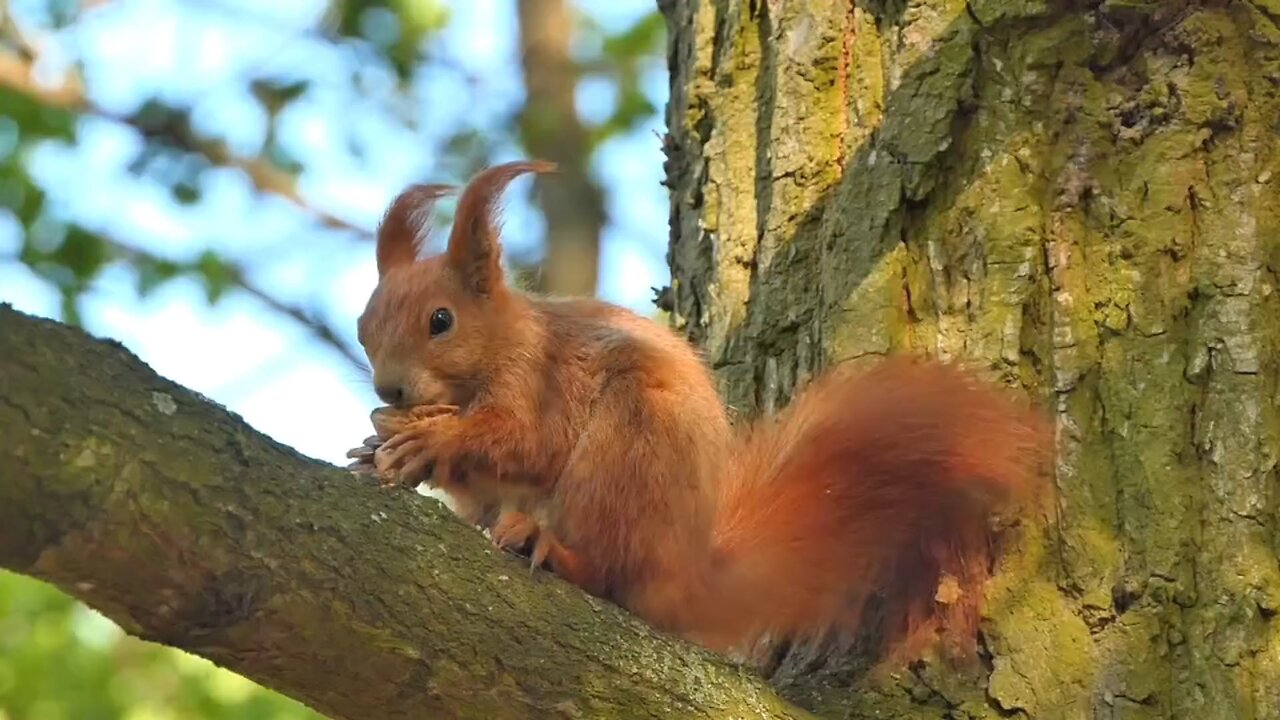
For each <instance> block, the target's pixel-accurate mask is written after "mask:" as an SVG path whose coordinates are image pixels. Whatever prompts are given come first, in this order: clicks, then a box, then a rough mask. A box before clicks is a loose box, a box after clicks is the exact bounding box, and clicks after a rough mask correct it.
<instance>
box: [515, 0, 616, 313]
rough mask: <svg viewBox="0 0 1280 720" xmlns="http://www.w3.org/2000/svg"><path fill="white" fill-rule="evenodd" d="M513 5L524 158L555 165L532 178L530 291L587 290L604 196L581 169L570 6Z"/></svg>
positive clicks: (531, 0)
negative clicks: (534, 264) (538, 226)
mask: <svg viewBox="0 0 1280 720" xmlns="http://www.w3.org/2000/svg"><path fill="white" fill-rule="evenodd" d="M516 5H517V7H518V8H519V19H520V57H521V66H522V69H523V71H524V84H525V89H526V92H527V96H526V100H525V106H524V109H523V110H522V111H521V113H520V134H521V138H522V140H523V141H524V146H525V149H526V150H528V152H529V153H530V155H532V156H534V157H538V158H542V159H544V160H551V161H553V162H555V163H556V164H557V165H559V167H560V171H559V173H557V176H556V177H555V179H554V181H551V182H544V181H543V180H542V179H538V180H537V181H536V182H537V183H538V184H539V189H540V192H539V194H538V197H539V204H540V205H541V206H542V212H543V214H544V215H545V216H546V219H547V228H548V230H547V257H546V260H545V262H544V263H543V267H542V273H541V276H540V279H539V287H538V289H539V290H541V291H543V292H548V293H552V294H558V295H594V294H595V292H596V285H597V282H598V280H597V277H598V274H599V263H600V232H601V228H602V227H603V225H604V220H605V215H604V198H603V194H602V192H601V190H600V188H599V187H598V186H597V185H596V183H595V182H594V181H593V180H592V179H591V177H590V175H589V174H588V172H587V164H588V162H589V160H590V157H591V138H590V135H589V133H588V132H587V129H586V128H585V127H583V125H582V120H581V119H580V118H579V117H578V108H577V105H576V103H575V99H574V92H575V90H576V89H577V86H578V78H579V76H580V74H581V71H580V69H579V68H578V66H577V64H576V63H575V62H574V59H573V57H572V55H571V54H570V44H571V42H572V40H573V32H574V27H575V25H576V23H575V17H574V12H575V11H574V9H573V8H572V7H571V6H570V4H569V3H568V2H567V0H521V2H518V3H516Z"/></svg>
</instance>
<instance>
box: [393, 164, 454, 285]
mask: <svg viewBox="0 0 1280 720" xmlns="http://www.w3.org/2000/svg"><path fill="white" fill-rule="evenodd" d="M453 191H454V187H453V186H452V185H411V186H410V187H409V188H407V189H406V190H405V191H404V192H402V193H400V194H399V195H398V196H397V197H396V199H395V200H394V201H392V203H391V207H389V208H387V214H386V215H384V216H383V218H382V222H381V223H380V224H379V225H378V250H377V258H378V277H379V278H382V277H383V276H385V275H386V274H387V272H388V271H390V270H391V269H392V268H394V267H399V266H401V265H409V264H412V263H413V262H414V261H416V260H417V259H418V252H419V250H421V248H422V244H423V243H424V242H426V239H427V235H428V232H427V228H428V226H427V219H428V215H430V213H431V208H432V207H433V206H435V203H436V200H438V199H439V198H441V197H444V196H445V195H448V194H450V193H452V192H453Z"/></svg>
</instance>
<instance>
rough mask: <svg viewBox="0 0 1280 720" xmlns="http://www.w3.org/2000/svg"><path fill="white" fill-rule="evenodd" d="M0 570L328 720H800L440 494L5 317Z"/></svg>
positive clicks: (55, 332)
mask: <svg viewBox="0 0 1280 720" xmlns="http://www.w3.org/2000/svg"><path fill="white" fill-rule="evenodd" d="M0 358H3V360H0V432H3V435H4V437H5V438H6V440H7V441H6V442H5V443H4V445H3V446H2V447H0V565H3V566H5V567H8V568H10V569H13V570H15V571H17V572H20V573H25V574H27V575H31V576H34V577H37V578H41V579H44V580H47V581H49V582H52V583H54V584H56V585H57V586H58V587H60V588H62V589H63V590H64V591H66V592H68V593H70V594H72V595H74V596H76V597H78V598H80V599H82V600H84V601H85V602H87V603H89V604H90V605H92V606H94V607H96V608H98V609H99V610H101V611H102V612H103V613H105V614H106V615H107V616H108V617H111V618H112V619H114V620H115V621H116V622H118V623H120V625H121V626H122V627H124V628H125V630H127V631H128V632H130V633H132V634H134V635H136V636H138V637H142V638H144V639H148V640H152V641H156V642H160V643H164V644H167V645H172V646H175V647H179V648H182V649H184V650H187V651H189V652H193V653H196V654H198V655H202V656H204V657H206V658H209V659H211V660H213V661H214V662H217V663H219V664H221V665H224V666H226V667H228V668H230V669H232V670H234V671H236V672H239V673H242V674H244V675H246V676H248V677H250V678H253V679H255V680H257V681H259V682H262V683H264V684H266V685H268V686H270V687H273V688H276V689H278V690H280V691H282V692H284V693H286V694H289V695H291V696H293V697H295V698H298V699H299V700H301V701H303V702H305V703H307V704H309V705H311V706H312V707H314V708H316V709H317V710H319V711H321V712H324V713H327V714H329V715H331V716H333V717H335V718H360V719H361V720H377V719H379V718H407V717H449V718H453V717H476V718H499V719H500V718H516V717H519V718H527V717H544V716H570V717H671V716H679V717H688V718H698V717H708V718H710V717H717V718H721V717H734V718H748V717H751V718H782V717H802V716H804V713H803V712H802V711H799V710H795V709H793V708H791V707H789V706H787V705H786V704H785V703H783V702H782V701H781V700H779V699H778V698H777V697H776V696H775V695H774V694H773V693H772V692H771V691H770V690H769V689H768V688H767V686H766V685H765V684H764V683H763V682H762V681H761V680H759V679H757V677H756V676H754V675H753V674H752V673H750V672H748V671H746V670H743V669H740V668H736V667H734V666H732V665H730V664H728V663H726V662H724V661H721V660H719V659H716V658H714V657H712V656H710V655H708V654H706V653H703V652H701V651H700V650H697V649H695V648H692V647H691V646H688V645H685V644H682V643H678V642H673V641H670V640H667V639H664V638H662V637H659V636H658V635H656V634H654V633H653V632H651V631H650V630H649V629H647V627H646V626H644V625H643V624H642V623H641V622H639V621H638V620H636V619H634V618H633V617H631V616H629V615H627V614H626V613H624V612H623V611H621V610H620V609H618V608H616V607H614V606H612V605H610V604H607V603H603V602H599V601H596V600H593V599H591V598H588V597H586V596H585V595H583V594H582V593H580V592H578V591H577V590H576V589H574V588H572V587H570V586H569V585H567V584H565V583H563V582H561V581H559V580H558V579H555V578H553V577H551V576H549V575H547V574H544V573H541V572H538V573H536V574H532V575H531V574H530V572H529V570H528V569H527V566H526V565H525V564H524V563H523V562H522V561H520V560H517V559H516V558H513V557H511V556H508V555H505V554H502V553H498V552H495V551H492V550H491V549H490V547H489V545H488V543H487V542H486V541H485V540H484V539H483V537H482V536H481V535H480V534H479V533H476V532H473V531H471V530H470V529H469V528H467V527H465V526H464V525H463V524H462V523H461V522H460V521H458V520H456V519H454V518H453V516H452V515H450V514H449V513H448V512H447V511H446V510H444V509H443V508H442V507H441V506H440V505H439V504H438V503H436V501H434V500H431V499H429V498H424V497H421V496H418V495H416V494H413V493H404V492H388V491H383V490H379V489H377V488H375V487H372V486H371V485H369V484H365V483H362V482H359V481H357V480H356V479H354V478H352V477H351V476H350V475H349V474H347V473H345V472H342V471H339V470H337V469H336V468H333V467H331V466H329V465H325V464H322V463H318V462H315V461H311V460H308V459H306V458H303V457H301V456H300V455H298V454H297V453H296V452H293V451H291V450H290V449H288V448H286V447H283V446H281V445H279V444H278V443H275V442H273V441H271V440H270V439H268V438H266V437H264V436H262V435H260V434H258V433H256V432H254V431H253V430H252V429H250V428H249V427H247V426H246V425H245V424H244V423H243V422H242V421H241V420H240V419H239V418H237V417H235V416H233V415H231V414H229V413H227V412H226V411H225V410H222V409H221V408H218V407H216V406H214V405H213V404H212V403H210V402H209V401H207V400H206V399H204V398H202V397H199V396H198V395H196V394H194V393H192V392H191V391H189V390H186V389H183V388H182V387H180V386H178V385H175V384H173V383H171V382H169V381H167V380H165V379H163V378H161V377H159V376H157V375H156V374H154V373H153V372H152V371H151V370H150V369H149V368H147V367H146V366H145V365H144V364H143V363H141V362H140V361H139V360H137V359H136V358H135V357H134V356H133V355H131V354H130V353H128V352H127V351H126V350H124V349H123V348H122V347H120V346H119V345H118V344H117V343H111V342H102V341H98V340H93V339H91V338H89V337H88V336H86V335H85V334H83V333H81V332H80V331H78V330H74V329H72V328H69V327H67V326H64V325H60V324H58V323H55V322H51V321H48V320H42V319H36V318H32V317H29V316H26V315H23V314H21V313H18V312H16V311H14V310H12V309H11V308H9V307H7V306H5V305H0Z"/></svg>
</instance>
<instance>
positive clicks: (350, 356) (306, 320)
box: [99, 235, 366, 368]
mask: <svg viewBox="0 0 1280 720" xmlns="http://www.w3.org/2000/svg"><path fill="white" fill-rule="evenodd" d="M99 237H100V239H101V240H102V242H103V243H105V244H106V246H107V248H108V249H109V250H110V251H111V254H112V255H114V256H115V257H117V258H120V259H124V260H128V261H130V262H131V264H133V265H134V266H141V265H144V264H151V265H155V264H159V263H165V262H171V261H167V260H164V259H162V258H158V257H156V256H154V255H151V254H150V253H147V252H145V251H143V250H139V249H137V248H135V247H131V246H128V245H125V244H123V243H120V242H118V241H116V240H113V239H111V238H108V237H104V236H101V235H100V236H99ZM219 271H220V273H223V274H224V277H223V280H224V281H225V282H226V283H227V284H229V285H231V286H234V287H236V288H238V289H239V290H241V291H242V292H244V293H245V294H247V295H249V296H250V297H252V298H254V299H255V300H257V301H258V302H261V303H262V304H263V305H265V306H267V308H269V309H270V310H272V311H273V312H275V313H278V314H280V315H283V316H285V317H287V318H289V319H291V320H293V321H295V322H297V323H298V324H299V325H301V326H303V327H304V328H305V329H306V330H307V331H309V332H310V333H311V334H312V335H314V336H315V337H316V338H317V339H318V340H320V341H321V342H323V343H324V344H326V345H328V346H330V347H332V348H333V349H334V350H336V351H337V352H338V353H339V354H341V355H342V357H344V358H346V360H347V361H348V362H350V363H351V364H352V365H354V366H355V367H357V368H365V367H366V365H365V361H364V358H362V357H361V356H360V355H359V354H358V353H356V352H354V351H353V350H352V349H351V348H350V347H348V346H347V344H346V343H345V342H343V341H342V338H341V337H339V336H338V333H337V332H336V331H335V330H334V329H333V328H331V327H329V325H328V324H326V323H325V322H324V321H322V320H319V319H318V318H316V317H315V316H314V315H313V314H312V313H310V312H307V311H306V310H304V309H303V308H301V307H298V306H297V305H292V304H290V303H287V302H284V301H283V300H281V299H279V298H277V297H274V296H272V295H271V294H270V293H268V292H267V291H265V290H263V289H262V288H260V287H258V286H257V285H256V284H254V283H253V282H252V281H251V280H249V278H248V276H247V274H246V273H245V271H244V268H242V267H240V266H239V265H236V264H233V263H227V262H225V261H224V262H223V263H222V264H221V267H220V268H219Z"/></svg>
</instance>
